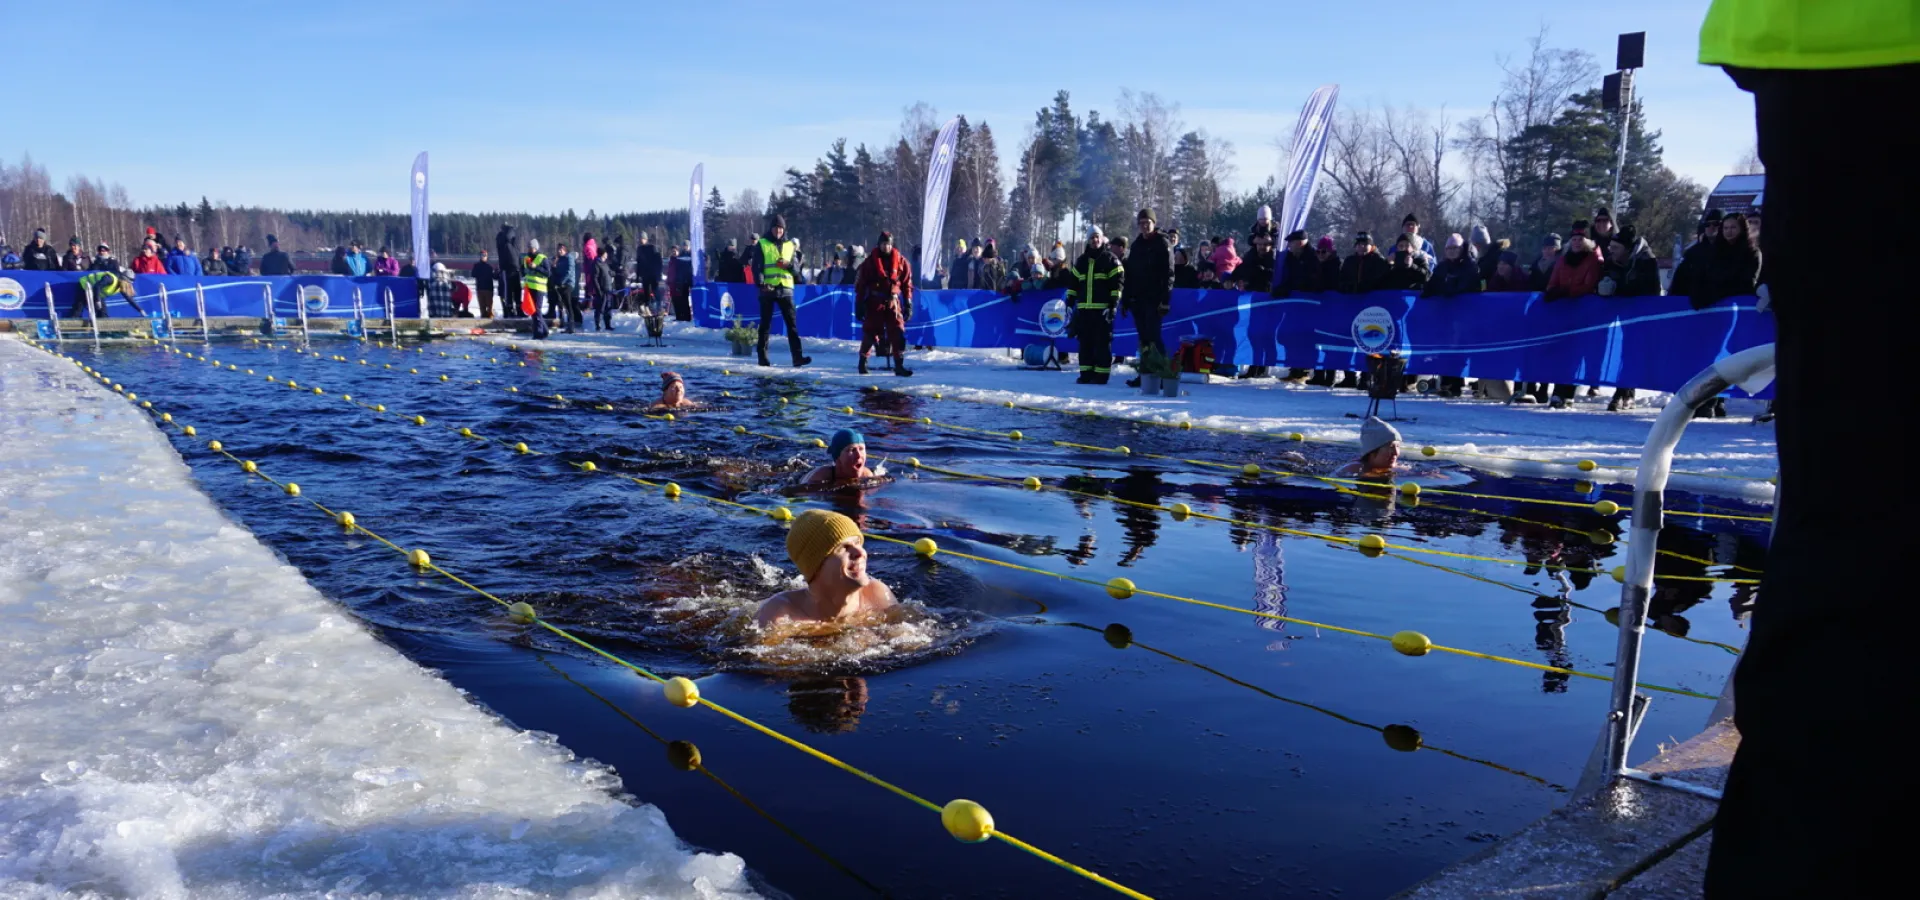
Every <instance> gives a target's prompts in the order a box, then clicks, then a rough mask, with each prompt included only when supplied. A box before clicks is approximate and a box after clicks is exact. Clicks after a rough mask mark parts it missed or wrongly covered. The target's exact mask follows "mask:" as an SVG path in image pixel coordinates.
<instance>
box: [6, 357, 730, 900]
mask: <svg viewBox="0 0 1920 900" xmlns="http://www.w3.org/2000/svg"><path fill="white" fill-rule="evenodd" d="M0 433H4V434H5V436H6V437H5V443H4V446H5V448H6V453H5V454H3V455H0V897H5V898H40V897H65V896H116V897H117V896H128V897H159V898H187V897H193V898H208V897H212V898H223V897H262V896H269V895H271V896H282V897H340V898H346V897H371V896H383V897H531V896H564V897H582V898H584V897H698V898H721V897H745V896H751V895H752V890H751V888H750V887H749V884H748V880H747V876H746V873H745V869H744V865H743V863H742V861H741V860H740V858H739V857H736V856H733V855H730V854H710V853H700V852H696V851H692V850H690V849H689V848H687V847H685V846H684V845H682V844H681V843H680V841H679V840H678V839H676V838H675V837H674V835H673V832H672V831H671V830H670V829H669V828H668V826H667V823H666V821H665V819H664V817H662V816H661V814H660V812H659V811H658V810H657V809H655V808H654V807H651V806H647V805H644V804H637V803H632V802H627V801H625V800H623V799H621V798H620V797H618V796H616V794H615V793H614V792H615V791H617V790H618V789H619V787H620V782H619V779H618V778H617V777H616V776H615V775H614V774H613V773H612V772H611V771H610V770H608V769H606V768H604V767H602V766H600V765H597V764H593V763H590V762H585V761H581V760H577V759H575V758H574V757H573V755H572V754H571V753H569V752H568V751H567V750H566V749H565V748H564V747H561V746H559V745H558V744H557V743H555V742H554V741H553V740H551V739H550V738H548V737H544V736H540V735H534V734H528V733H525V732H521V731H517V730H515V729H513V728H512V727H510V726H509V725H507V724H505V723H502V722H501V721H499V720H498V719H496V718H494V717H492V716H490V715H489V714H487V713H486V712H484V711H483V710H481V709H479V708H477V707H475V706H473V705H472V704H471V703H469V702H468V701H467V700H466V699H465V698H464V697H463V696H462V695H461V694H460V692H459V691H457V690H456V689H454V688H453V687H452V686H451V685H449V684H447V683H446V682H445V681H443V680H441V679H440V678H439V677H437V676H436V675H434V674H433V673H431V672H428V671H426V670H423V669H421V668H419V667H418V666H416V665H414V664H413V663H411V662H409V661H408V660H406V659H405V658H404V657H402V656H401V655H399V653H397V652H396V651H394V650H393V649H391V648H389V647H387V646H386V645H384V644H382V643H380V642H379V641H378V640H376V639H375V638H374V637H373V636H372V635H371V634H369V633H368V632H367V631H366V630H365V629H363V628H362V627H361V626H360V625H359V624H358V623H356V622H355V621H354V620H352V619H351V618H349V617H348V616H346V615H344V614H343V613H342V612H341V611H340V610H339V609H338V608H336V607H335V606H334V605H333V604H332V603H330V602H329V601H328V600H326V599H325V598H323V597H321V596H320V595H319V594H318V593H317V592H316V591H315V590H314V589H313V588H312V587H311V586H310V585H308V584H307V582H306V581H305V579H304V578H302V577H301V575H300V573H299V572H298V571H297V570H295V569H294V568H292V567H290V566H287V565H285V564H283V563H281V562H280V561H279V560H278V559H276V558H275V557H274V555H273V554H272V552H270V551H269V550H268V549H267V548H266V547H264V546H263V545H261V544H260V543H259V542H258V541H257V540H255V539H254V537H253V536H252V535H251V534H249V533H248V532H247V531H245V530H243V529H241V528H237V527H235V526H234V525H233V524H232V523H231V522H229V521H227V520H226V519H225V518H224V517H223V516H222V514H221V513H220V512H219V510H218V509H216V508H215V507H214V505H213V504H212V502H211V501H209V500H208V499H207V498H206V497H205V496H204V495H202V494H201V493H200V492H199V491H198V490H197V488H196V487H195V486H194V485H193V482H192V481H191V478H190V474H189V472H188V470H187V468H186V466H185V465H184V464H183V463H182V462H181V460H180V458H179V457H178V456H177V455H176V454H175V453H174V452H173V450H172V448H171V447H170V446H169V445H168V443H167V441H166V440H165V439H164V438H163V437H161V436H160V435H159V434H158V433H157V432H156V431H155V430H154V428H153V427H152V426H151V425H150V424H149V422H148V420H147V419H146V418H145V417H144V416H143V415H141V414H140V412H139V411H138V410H136V409H134V408H133V407H132V406H131V405H129V404H128V403H126V402H125V401H123V400H120V399H119V398H117V397H115V396H114V395H112V394H110V393H108V392H107V391H105V390H104V389H102V388H101V387H100V386H99V385H98V384H97V383H94V382H92V381H90V380H88V379H86V378H85V377H84V375H83V374H82V373H81V372H80V371H79V369H78V368H77V367H74V366H72V365H70V364H68V363H66V362H65V361H62V360H59V359H56V358H54V357H50V356H46V355H44V354H42V353H41V352H39V351H37V350H34V349H32V348H29V347H27V346H25V345H23V344H21V343H20V342H19V341H17V340H14V339H12V338H10V337H3V336H0Z"/></svg>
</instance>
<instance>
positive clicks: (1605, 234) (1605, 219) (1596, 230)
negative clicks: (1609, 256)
mask: <svg viewBox="0 0 1920 900" xmlns="http://www.w3.org/2000/svg"><path fill="white" fill-rule="evenodd" d="M1618 232H1619V228H1617V227H1615V226H1614V224H1613V210H1610V209H1608V208H1606V207H1604V206H1602V207H1600V208H1599V209H1596V210H1594V211H1593V225H1592V226H1591V227H1589V228H1588V229H1587V237H1589V238H1592V239H1593V245H1594V246H1595V247H1598V248H1600V252H1601V253H1605V252H1607V245H1608V244H1611V243H1613V236H1614V235H1615V234H1617V233H1618Z"/></svg>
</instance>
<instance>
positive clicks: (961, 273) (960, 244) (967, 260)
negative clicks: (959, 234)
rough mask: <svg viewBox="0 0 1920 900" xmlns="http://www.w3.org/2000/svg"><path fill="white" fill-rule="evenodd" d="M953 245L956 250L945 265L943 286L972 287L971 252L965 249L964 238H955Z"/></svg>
mask: <svg viewBox="0 0 1920 900" xmlns="http://www.w3.org/2000/svg"><path fill="white" fill-rule="evenodd" d="M953 246H954V249H955V251H956V252H955V253H954V254H953V260H952V261H951V262H949V263H948V264H947V267H946V277H947V283H946V285H945V286H946V287H947V288H948V289H949V290H955V291H960V290H967V289H969V288H972V287H973V253H972V252H971V251H969V250H968V249H967V239H966V238H960V239H958V240H955V241H954V242H953Z"/></svg>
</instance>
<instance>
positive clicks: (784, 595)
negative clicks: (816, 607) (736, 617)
mask: <svg viewBox="0 0 1920 900" xmlns="http://www.w3.org/2000/svg"><path fill="white" fill-rule="evenodd" d="M805 593H806V591H805V590H804V589H802V590H793V591H781V592H780V593H778V594H775V595H773V596H771V597H768V598H767V599H765V600H762V601H760V609H759V611H758V612H755V613H754V614H753V624H755V625H758V626H760V627H761V628H766V627H768V626H771V625H776V624H778V623H780V622H784V621H787V620H788V619H790V618H791V615H790V613H792V611H793V601H794V600H795V599H796V598H798V597H799V596H800V595H802V594H805Z"/></svg>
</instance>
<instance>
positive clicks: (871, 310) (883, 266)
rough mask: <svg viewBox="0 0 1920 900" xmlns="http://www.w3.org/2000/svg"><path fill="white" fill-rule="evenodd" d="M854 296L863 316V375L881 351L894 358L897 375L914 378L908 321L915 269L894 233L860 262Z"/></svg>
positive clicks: (885, 235) (886, 233)
mask: <svg viewBox="0 0 1920 900" xmlns="http://www.w3.org/2000/svg"><path fill="white" fill-rule="evenodd" d="M853 296H854V306H855V309H856V311H857V312H859V314H860V374H862V375H865V374H867V359H868V358H869V357H871V356H872V355H873V351H874V349H875V348H878V349H879V350H880V355H882V356H891V357H893V374H895V375H900V376H907V375H912V374H913V370H912V369H909V368H907V319H909V318H911V317H912V316H913V267H912V266H911V265H910V264H909V263H908V262H907V257H906V254H903V253H901V252H900V251H899V250H898V249H897V248H895V247H894V246H893V232H890V231H882V232H880V239H879V240H878V241H875V242H874V246H873V253H871V254H869V255H868V256H867V258H866V260H865V261H863V262H861V263H860V269H859V271H858V272H857V273H855V276H854V282H853Z"/></svg>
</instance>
